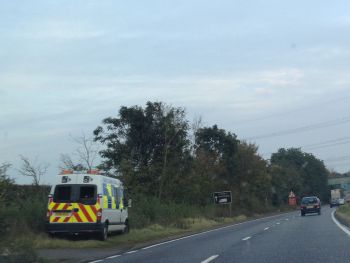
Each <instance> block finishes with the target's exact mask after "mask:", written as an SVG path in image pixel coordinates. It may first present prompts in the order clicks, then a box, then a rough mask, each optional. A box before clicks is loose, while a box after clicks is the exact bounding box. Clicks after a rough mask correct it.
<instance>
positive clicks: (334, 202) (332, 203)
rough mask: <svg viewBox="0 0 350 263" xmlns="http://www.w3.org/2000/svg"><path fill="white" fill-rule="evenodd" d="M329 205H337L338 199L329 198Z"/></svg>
mask: <svg viewBox="0 0 350 263" xmlns="http://www.w3.org/2000/svg"><path fill="white" fill-rule="evenodd" d="M329 206H330V208H332V207H333V206H339V199H331V201H330V202H329Z"/></svg>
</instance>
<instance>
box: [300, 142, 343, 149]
mask: <svg viewBox="0 0 350 263" xmlns="http://www.w3.org/2000/svg"><path fill="white" fill-rule="evenodd" d="M348 143H350V141H344V142H338V143H332V144H327V145H322V146H315V147H307V148H306V149H307V150H316V149H322V148H328V147H333V146H337V145H344V144H348ZM301 148H303V147H301ZM303 149H304V148H303Z"/></svg>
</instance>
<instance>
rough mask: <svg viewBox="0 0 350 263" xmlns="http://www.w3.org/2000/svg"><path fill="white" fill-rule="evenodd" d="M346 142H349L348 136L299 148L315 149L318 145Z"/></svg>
mask: <svg viewBox="0 0 350 263" xmlns="http://www.w3.org/2000/svg"><path fill="white" fill-rule="evenodd" d="M346 140H350V136H348V137H342V138H337V139H332V140H328V141H323V142H318V143H313V144H308V145H304V146H301V148H309V147H311V148H312V147H315V146H320V145H324V144H331V143H336V142H339V141H346Z"/></svg>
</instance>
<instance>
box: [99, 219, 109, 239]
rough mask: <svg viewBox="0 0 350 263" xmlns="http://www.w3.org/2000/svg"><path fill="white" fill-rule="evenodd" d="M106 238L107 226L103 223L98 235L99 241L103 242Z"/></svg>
mask: <svg viewBox="0 0 350 263" xmlns="http://www.w3.org/2000/svg"><path fill="white" fill-rule="evenodd" d="M107 237H108V224H107V223H104V225H103V228H102V229H101V233H100V240H101V241H105V240H107Z"/></svg>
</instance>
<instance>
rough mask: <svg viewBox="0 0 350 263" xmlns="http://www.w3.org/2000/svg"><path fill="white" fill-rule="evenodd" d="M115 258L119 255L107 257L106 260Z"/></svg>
mask: <svg viewBox="0 0 350 263" xmlns="http://www.w3.org/2000/svg"><path fill="white" fill-rule="evenodd" d="M117 257H120V255H114V256H110V257H107V258H106V259H112V258H117Z"/></svg>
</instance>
